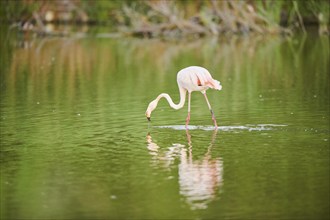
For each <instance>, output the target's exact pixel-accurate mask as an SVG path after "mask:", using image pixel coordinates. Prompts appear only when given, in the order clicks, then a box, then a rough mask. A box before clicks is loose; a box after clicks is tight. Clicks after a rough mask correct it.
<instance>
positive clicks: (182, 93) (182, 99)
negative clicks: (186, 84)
mask: <svg viewBox="0 0 330 220" xmlns="http://www.w3.org/2000/svg"><path fill="white" fill-rule="evenodd" d="M179 91H180V102H179V104H175V103H174V102H173V101H172V98H171V97H170V96H169V95H168V94H167V93H162V94H160V95H159V96H157V98H156V100H157V102H159V100H160V99H161V98H165V99H166V100H167V101H168V104H170V106H171V107H172V108H174V109H176V110H177V109H180V108H182V107H183V106H184V102H185V101H186V92H187V90H185V89H183V88H181V87H180V86H179Z"/></svg>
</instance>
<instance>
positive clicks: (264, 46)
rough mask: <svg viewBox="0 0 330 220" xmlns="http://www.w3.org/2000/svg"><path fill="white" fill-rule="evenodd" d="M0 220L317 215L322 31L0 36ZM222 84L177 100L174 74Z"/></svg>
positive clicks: (321, 187) (324, 192)
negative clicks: (196, 72) (197, 69)
mask: <svg viewBox="0 0 330 220" xmlns="http://www.w3.org/2000/svg"><path fill="white" fill-rule="evenodd" d="M2 36H3V38H2V39H4V42H5V43H4V44H2V45H1V48H2V49H1V51H2V52H1V55H2V56H1V93H0V97H1V106H0V113H1V118H0V122H1V125H0V128H1V200H0V201H1V218H2V219H22V218H24V219H328V218H329V39H328V37H318V36H314V35H312V34H309V35H307V36H296V37H293V38H291V39H284V38H281V37H277V36H271V37H258V36H253V37H250V38H248V37H242V38H239V37H228V38H220V39H208V38H207V39H201V40H194V41H183V42H181V41H179V42H164V41H161V40H144V39H107V38H93V37H89V38H37V39H25V37H24V36H22V35H20V34H16V33H13V32H10V33H6V34H3V33H2ZM190 65H201V66H204V67H206V68H207V69H209V71H210V72H211V73H212V75H213V77H214V78H215V79H218V80H220V81H221V83H222V85H223V90H222V91H210V90H209V91H208V92H207V94H208V97H209V100H210V103H211V105H212V107H213V110H214V112H215V115H216V117H217V121H218V125H219V128H218V129H217V130H214V128H213V126H212V120H211V115H210V114H209V111H208V109H207V105H206V103H205V100H204V97H203V96H202V95H201V94H200V93H193V94H192V103H191V109H192V113H191V121H190V126H189V130H188V131H186V129H185V127H184V124H185V118H186V106H185V107H184V109H181V110H179V111H175V110H172V109H170V107H169V106H168V105H167V103H166V101H165V100H162V101H161V102H160V103H159V105H158V108H157V109H156V110H155V111H154V112H153V114H152V123H151V124H148V122H147V120H146V118H145V116H144V113H145V110H146V107H147V105H148V103H149V102H150V101H151V100H153V99H154V98H155V97H156V96H157V95H158V94H159V93H161V92H167V93H169V94H170V95H171V96H172V98H173V100H174V101H175V102H178V100H179V94H178V90H177V85H176V73H177V72H178V71H179V70H180V69H181V68H184V67H186V66H190Z"/></svg>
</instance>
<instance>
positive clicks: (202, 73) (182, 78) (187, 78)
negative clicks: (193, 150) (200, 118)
mask: <svg viewBox="0 0 330 220" xmlns="http://www.w3.org/2000/svg"><path fill="white" fill-rule="evenodd" d="M177 83H178V87H179V92H180V102H179V104H174V103H173V101H172V99H171V97H170V96H169V95H168V94H167V93H161V94H160V95H158V96H157V98H156V99H155V100H153V101H151V102H150V103H149V105H148V108H147V111H146V113H145V114H146V116H147V119H148V121H151V112H152V111H153V110H155V109H156V107H157V104H158V102H159V100H160V99H161V98H165V99H166V100H167V101H168V103H169V105H170V106H171V107H172V108H173V109H176V110H178V109H180V108H182V107H183V106H184V103H185V100H186V93H187V92H188V115H187V118H186V128H188V124H189V121H190V99H191V93H192V92H194V91H200V92H201V93H202V94H203V95H204V97H205V100H206V103H207V106H208V108H209V110H210V112H211V115H212V120H213V122H214V126H215V128H217V127H218V125H217V121H216V119H215V116H214V112H213V110H212V108H211V105H210V102H209V100H208V98H207V96H206V90H207V89H209V88H211V89H216V90H221V89H222V86H221V85H220V82H219V81H217V80H215V79H213V78H212V76H211V74H210V73H209V71H208V70H207V69H205V68H204V67H200V66H189V67H186V68H184V69H182V70H180V71H179V72H178V74H177Z"/></svg>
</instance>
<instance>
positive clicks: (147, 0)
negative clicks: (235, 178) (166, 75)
mask: <svg viewBox="0 0 330 220" xmlns="http://www.w3.org/2000/svg"><path fill="white" fill-rule="evenodd" d="M329 14H330V12H329V1H328V0H309V1H298V0H195V1H193V0H186V1H171V0H141V1H129V0H121V1H102V0H100V1H91V0H44V1H41V0H17V1H11V0H2V1H1V15H0V20H1V23H2V24H4V23H7V24H9V25H10V28H15V29H17V30H19V31H21V32H24V33H33V34H36V35H41V36H48V35H49V36H71V35H76V34H79V35H84V34H86V33H85V31H83V30H79V31H77V30H76V31H72V30H68V29H66V28H59V27H60V26H62V27H63V26H68V25H77V26H86V25H87V26H92V25H100V26H103V27H109V32H107V33H104V34H103V36H107V37H118V36H134V37H144V38H174V39H176V38H189V37H194V38H198V37H203V36H210V35H213V36H218V35H231V34H233V35H249V34H252V33H257V34H284V35H292V34H294V33H296V32H306V26H310V25H312V26H316V27H318V33H319V34H320V35H322V34H326V35H329Z"/></svg>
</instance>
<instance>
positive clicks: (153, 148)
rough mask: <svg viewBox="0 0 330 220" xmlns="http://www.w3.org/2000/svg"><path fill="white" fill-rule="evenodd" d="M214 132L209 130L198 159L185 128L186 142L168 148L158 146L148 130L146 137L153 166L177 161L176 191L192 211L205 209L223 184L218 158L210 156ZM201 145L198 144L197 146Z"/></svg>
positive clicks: (221, 162)
mask: <svg viewBox="0 0 330 220" xmlns="http://www.w3.org/2000/svg"><path fill="white" fill-rule="evenodd" d="M217 132H218V131H217V130H214V131H213V133H212V136H211V141H210V142H209V144H208V146H207V147H205V151H206V153H205V154H204V155H203V156H202V157H199V158H198V159H196V158H194V157H193V139H192V137H191V135H190V133H189V130H186V137H187V143H175V144H172V145H171V146H170V147H168V148H164V147H161V146H158V145H157V144H156V143H155V142H154V141H153V140H152V137H151V134H150V133H148V134H147V137H146V139H147V148H148V150H149V154H150V155H151V156H152V161H153V165H155V166H157V167H164V168H166V169H172V168H173V166H171V165H173V163H174V161H175V159H178V160H179V164H178V175H179V176H178V183H179V190H180V192H179V193H180V195H182V196H183V197H184V200H185V201H186V203H187V204H188V205H189V206H190V208H191V209H192V210H196V209H206V208H207V207H208V204H209V203H210V202H211V201H213V200H214V199H216V198H217V197H218V196H219V191H220V188H221V187H222V185H223V161H222V158H220V157H218V158H212V156H211V151H212V148H213V146H214V142H215V140H216V136H217ZM195 147H196V146H195ZM202 147H203V146H199V149H201V148H202Z"/></svg>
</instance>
